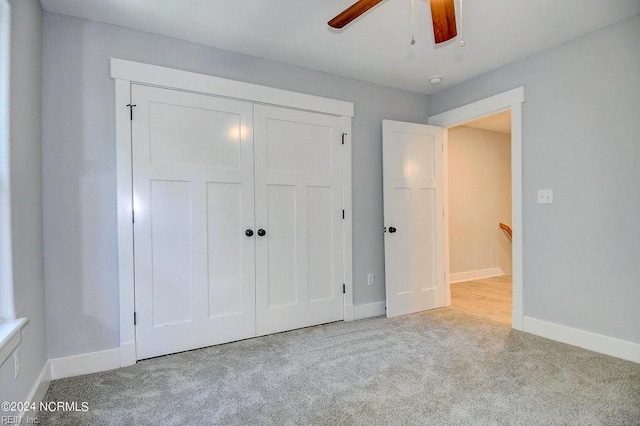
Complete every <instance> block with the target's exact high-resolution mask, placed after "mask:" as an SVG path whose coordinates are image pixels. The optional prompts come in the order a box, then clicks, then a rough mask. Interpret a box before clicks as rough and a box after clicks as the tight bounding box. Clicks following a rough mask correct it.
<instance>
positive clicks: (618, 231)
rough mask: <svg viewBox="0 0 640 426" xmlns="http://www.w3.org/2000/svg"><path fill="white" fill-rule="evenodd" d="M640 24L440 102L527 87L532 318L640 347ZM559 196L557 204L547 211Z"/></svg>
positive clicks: (528, 309) (448, 104) (434, 103)
mask: <svg viewBox="0 0 640 426" xmlns="http://www.w3.org/2000/svg"><path fill="white" fill-rule="evenodd" d="M638 46H640V16H636V17H634V18H631V19H629V20H626V21H623V22H621V23H619V24H616V25H613V26H610V27H607V28H605V29H603V30H600V31H597V32H594V33H591V34H588V35H586V36H582V37H580V38H577V39H575V40H573V41H570V42H568V43H565V44H563V45H560V46H558V47H555V48H553V49H550V50H547V51H544V52H542V53H539V54H537V55H534V56H531V57H529V58H526V59H524V60H522V61H519V62H517V63H513V64H511V65H507V66H505V67H503V68H500V69H498V70H496V71H493V72H490V73H488V74H485V75H483V76H480V77H478V78H476V79H474V80H471V81H469V82H467V83H463V84H461V85H458V86H456V87H453V88H451V89H448V90H446V91H444V92H441V93H439V94H436V95H434V96H432V97H431V112H432V113H433V114H437V113H439V112H442V111H446V110H449V109H451V108H454V107H457V106H460V105H463V104H466V103H469V102H472V101H476V100H478V99H482V98H485V97H487V96H490V95H493V94H495V93H499V92H502V91H505V90H508V89H511V88H514V87H517V86H521V85H524V86H525V101H526V102H525V104H524V106H523V161H524V165H523V169H524V176H523V177H524V183H523V185H524V193H523V195H524V196H523V198H524V233H523V239H524V309H525V315H527V316H530V317H534V318H538V319H541V320H545V321H550V322H553V323H558V324H562V325H566V326H569V327H575V328H578V329H581V330H587V331H591V332H594V333H599V334H604V335H607V336H612V337H616V338H620V339H623V340H627V341H631V342H635V343H640V309H639V306H640V278H639V277H640V261H639V260H640V225H639V223H640V222H639V221H638V218H639V217H640V214H639V212H640V54H639V52H640V50H639V48H638ZM546 188H553V189H554V191H555V193H554V195H555V200H554V201H555V203H554V204H552V205H538V204H536V191H537V189H546Z"/></svg>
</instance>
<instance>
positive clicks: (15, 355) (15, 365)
mask: <svg viewBox="0 0 640 426" xmlns="http://www.w3.org/2000/svg"><path fill="white" fill-rule="evenodd" d="M19 374H20V349H16V351H15V352H14V353H13V378H14V379H17V378H18V375H19Z"/></svg>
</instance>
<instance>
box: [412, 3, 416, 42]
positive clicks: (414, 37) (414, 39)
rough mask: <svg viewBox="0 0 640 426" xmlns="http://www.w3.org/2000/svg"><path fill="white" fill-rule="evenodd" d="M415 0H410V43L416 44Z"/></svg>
mask: <svg viewBox="0 0 640 426" xmlns="http://www.w3.org/2000/svg"><path fill="white" fill-rule="evenodd" d="M414 14H415V0H411V45H412V46H413V45H414V44H416V29H415V18H414Z"/></svg>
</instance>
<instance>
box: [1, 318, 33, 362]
mask: <svg viewBox="0 0 640 426" xmlns="http://www.w3.org/2000/svg"><path fill="white" fill-rule="evenodd" d="M26 323H27V319H26V318H18V319H15V320H9V321H0V365H2V364H4V362H5V361H6V360H7V358H9V355H11V352H13V350H14V349H15V348H17V347H18V345H19V344H20V342H21V341H22V333H21V330H22V327H24V326H25V324H26Z"/></svg>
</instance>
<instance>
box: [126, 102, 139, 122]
mask: <svg viewBox="0 0 640 426" xmlns="http://www.w3.org/2000/svg"><path fill="white" fill-rule="evenodd" d="M127 106H128V107H129V118H130V119H131V121H133V109H134V108H135V107H137V105H136V104H127Z"/></svg>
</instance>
